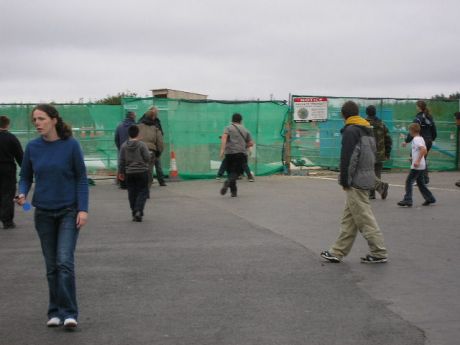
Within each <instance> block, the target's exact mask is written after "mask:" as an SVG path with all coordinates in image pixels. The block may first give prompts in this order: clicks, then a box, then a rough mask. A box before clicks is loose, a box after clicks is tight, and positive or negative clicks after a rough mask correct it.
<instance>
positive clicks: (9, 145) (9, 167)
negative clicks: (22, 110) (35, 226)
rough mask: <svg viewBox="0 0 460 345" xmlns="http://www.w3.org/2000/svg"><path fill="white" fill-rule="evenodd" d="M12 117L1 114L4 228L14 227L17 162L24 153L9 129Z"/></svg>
mask: <svg viewBox="0 0 460 345" xmlns="http://www.w3.org/2000/svg"><path fill="white" fill-rule="evenodd" d="M9 126H10V119H9V118H8V117H7V116H0V220H1V221H2V223H3V229H14V228H15V227H16V224H14V221H13V219H14V202H13V199H14V195H15V194H16V164H18V165H19V166H20V165H21V163H22V157H23V155H24V153H23V151H22V146H21V143H20V142H19V140H18V138H16V136H15V135H14V134H12V133H11V132H9V131H8V128H9Z"/></svg>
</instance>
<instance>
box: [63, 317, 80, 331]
mask: <svg viewBox="0 0 460 345" xmlns="http://www.w3.org/2000/svg"><path fill="white" fill-rule="evenodd" d="M77 326H78V322H77V320H75V319H73V318H68V319H65V320H64V328H65V329H74V328H77Z"/></svg>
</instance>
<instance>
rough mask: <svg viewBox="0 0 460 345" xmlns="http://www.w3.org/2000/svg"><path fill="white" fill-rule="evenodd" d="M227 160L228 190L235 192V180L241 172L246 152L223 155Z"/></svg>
mask: <svg viewBox="0 0 460 345" xmlns="http://www.w3.org/2000/svg"><path fill="white" fill-rule="evenodd" d="M225 159H226V160H227V163H226V164H227V176H228V182H229V187H230V191H231V192H232V193H236V191H237V188H236V180H237V179H238V176H239V175H240V174H242V173H243V169H244V163H245V161H246V154H244V153H232V154H227V155H225Z"/></svg>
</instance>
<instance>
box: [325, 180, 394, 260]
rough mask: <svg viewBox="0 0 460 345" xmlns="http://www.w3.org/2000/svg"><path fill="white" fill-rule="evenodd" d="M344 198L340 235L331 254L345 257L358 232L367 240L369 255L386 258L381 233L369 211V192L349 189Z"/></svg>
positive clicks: (370, 210) (372, 214)
mask: <svg viewBox="0 0 460 345" xmlns="http://www.w3.org/2000/svg"><path fill="white" fill-rule="evenodd" d="M346 196H347V200H346V204H345V210H344V211H343V216H342V224H341V229H340V234H339V237H338V238H337V241H336V242H335V244H334V245H333V246H332V248H331V249H330V252H331V254H333V255H335V256H337V257H339V258H343V257H344V256H347V255H348V253H350V250H351V247H352V246H353V243H354V242H355V239H356V235H357V234H358V231H359V232H361V233H362V235H363V237H364V238H365V239H366V240H367V243H368V245H369V250H370V254H371V255H372V256H374V257H376V258H386V257H387V250H386V248H385V245H384V243H383V235H382V232H381V231H380V228H379V226H378V224H377V221H376V220H375V217H374V213H373V212H372V209H371V205H370V201H369V192H368V191H367V190H362V189H356V188H350V189H348V190H346Z"/></svg>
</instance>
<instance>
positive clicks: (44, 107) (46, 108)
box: [32, 104, 72, 140]
mask: <svg viewBox="0 0 460 345" xmlns="http://www.w3.org/2000/svg"><path fill="white" fill-rule="evenodd" d="M35 110H40V111H43V112H44V113H45V114H46V115H48V116H49V117H50V118H52V119H57V122H56V132H57V135H58V136H59V138H61V139H63V140H65V139H68V138H70V137H71V136H72V128H70V126H69V125H68V124H67V123H65V122H64V121H62V117H61V116H60V115H59V112H58V111H57V109H56V108H55V107H53V106H52V105H51V104H39V105H37V106H35V107H34V108H33V109H32V114H33V113H34V111H35Z"/></svg>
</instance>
